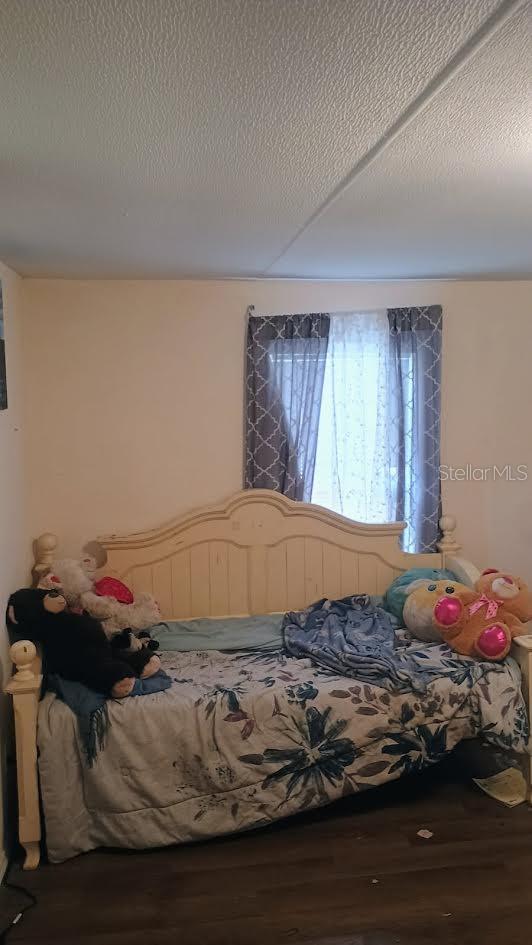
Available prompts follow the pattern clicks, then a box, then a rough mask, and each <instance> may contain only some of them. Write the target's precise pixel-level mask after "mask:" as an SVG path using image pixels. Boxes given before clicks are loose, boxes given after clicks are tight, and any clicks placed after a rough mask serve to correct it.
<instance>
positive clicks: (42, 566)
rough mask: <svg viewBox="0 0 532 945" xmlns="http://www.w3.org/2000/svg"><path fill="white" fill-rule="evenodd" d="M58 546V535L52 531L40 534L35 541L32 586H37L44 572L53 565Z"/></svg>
mask: <svg viewBox="0 0 532 945" xmlns="http://www.w3.org/2000/svg"><path fill="white" fill-rule="evenodd" d="M56 548H57V537H56V536H55V535H52V533H51V532H45V533H44V534H43V535H39V537H38V538H36V539H35V541H34V543H33V555H34V559H35V561H34V565H33V567H32V569H31V577H32V587H37V585H38V583H39V581H40V579H41V577H42V576H43V574H46V572H47V571H48V569H49V568H51V567H52V564H53V561H54V551H55V549H56Z"/></svg>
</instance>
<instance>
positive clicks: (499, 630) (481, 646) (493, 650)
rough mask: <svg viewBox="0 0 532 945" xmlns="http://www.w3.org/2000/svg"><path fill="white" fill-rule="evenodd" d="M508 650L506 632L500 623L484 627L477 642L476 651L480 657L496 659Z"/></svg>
mask: <svg viewBox="0 0 532 945" xmlns="http://www.w3.org/2000/svg"><path fill="white" fill-rule="evenodd" d="M507 648H508V631H507V630H506V628H505V627H503V626H501V624H500V623H494V624H492V625H491V627H486V629H485V630H483V631H482V633H481V634H480V636H479V638H478V640H477V650H478V652H479V653H480V654H481V655H482V656H487V657H488V658H489V659H492V660H493V659H497V657H498V656H502V654H503V653H504V651H505V650H506V649H507Z"/></svg>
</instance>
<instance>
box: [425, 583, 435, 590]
mask: <svg viewBox="0 0 532 945" xmlns="http://www.w3.org/2000/svg"><path fill="white" fill-rule="evenodd" d="M427 590H428V591H435V590H436V585H435V584H429V586H428V587H427Z"/></svg>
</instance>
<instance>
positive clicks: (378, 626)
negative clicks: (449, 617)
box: [283, 595, 485, 693]
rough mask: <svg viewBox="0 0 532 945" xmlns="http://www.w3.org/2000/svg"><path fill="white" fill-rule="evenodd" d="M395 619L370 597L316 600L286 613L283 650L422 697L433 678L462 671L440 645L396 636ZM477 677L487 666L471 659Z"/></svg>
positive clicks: (454, 656)
mask: <svg viewBox="0 0 532 945" xmlns="http://www.w3.org/2000/svg"><path fill="white" fill-rule="evenodd" d="M398 626H399V622H398V620H397V618H396V617H394V616H392V614H390V613H388V611H386V610H383V609H382V607H378V606H376V605H375V604H373V603H372V602H371V600H370V598H369V597H367V596H365V595H360V596H358V597H345V598H343V599H342V600H325V599H324V600H319V601H317V603H315V604H312V605H311V606H310V607H307V609H306V610H302V611H299V612H298V613H290V614H286V616H285V619H284V623H283V630H284V641H285V647H286V649H287V651H288V652H289V653H290V654H291V655H292V656H297V657H309V658H310V659H311V660H312V662H313V663H317V664H318V665H320V666H324V667H326V668H327V669H329V670H333V671H334V672H336V673H339V674H340V675H342V676H351V677H353V678H355V679H357V680H360V681H361V682H367V683H370V684H373V685H376V686H380V687H382V688H383V689H388V690H389V691H393V692H412V691H414V692H418V693H425V692H426V691H427V686H428V685H430V683H431V682H433V680H434V679H435V677H437V676H442V675H451V674H452V673H453V672H458V673H460V672H462V673H463V672H464V662H465V663H466V664H471V660H464V658H463V657H458V656H457V654H455V653H452V652H451V651H450V650H449V649H448V647H447V646H445V645H444V644H439V643H434V644H426V643H420V642H419V640H414V641H412V640H411V639H409V638H407V637H405V636H404V635H403V637H402V638H401V635H400V634H397V632H396V631H397V629H398ZM475 664H476V666H478V668H479V672H480V675H482V674H483V672H484V669H485V664H482V663H479V662H478V661H475Z"/></svg>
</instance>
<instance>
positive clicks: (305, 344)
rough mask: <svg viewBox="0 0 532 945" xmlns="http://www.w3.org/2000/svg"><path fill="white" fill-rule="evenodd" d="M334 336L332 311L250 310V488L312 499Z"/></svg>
mask: <svg viewBox="0 0 532 945" xmlns="http://www.w3.org/2000/svg"><path fill="white" fill-rule="evenodd" d="M328 337H329V316H328V315H327V314H309V315H279V316H275V317H266V316H264V317H263V316H256V315H252V314H249V316H248V327H247V345H246V359H247V363H246V413H245V425H246V430H245V440H246V455H245V473H244V482H245V487H246V488H247V489H251V488H255V489H274V490H276V491H277V492H282V493H283V494H284V495H286V496H288V497H289V498H291V499H298V500H300V501H303V502H310V500H311V496H312V485H313V480H314V466H315V460H316V444H317V439H318V421H319V415H320V406H321V399H322V391H323V380H324V375H325V364H326V355H327V345H328Z"/></svg>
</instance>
